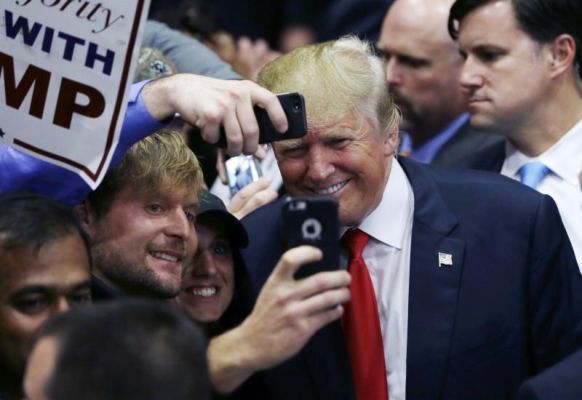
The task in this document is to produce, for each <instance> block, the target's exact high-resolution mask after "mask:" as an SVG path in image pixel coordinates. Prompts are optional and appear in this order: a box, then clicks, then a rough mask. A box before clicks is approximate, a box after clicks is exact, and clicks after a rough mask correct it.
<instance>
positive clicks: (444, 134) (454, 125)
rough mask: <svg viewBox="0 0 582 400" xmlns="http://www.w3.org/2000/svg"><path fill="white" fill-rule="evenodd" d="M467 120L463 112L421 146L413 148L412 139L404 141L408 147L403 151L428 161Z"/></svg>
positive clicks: (425, 161)
mask: <svg viewBox="0 0 582 400" xmlns="http://www.w3.org/2000/svg"><path fill="white" fill-rule="evenodd" d="M468 120H469V114H468V113H463V114H461V115H460V116H459V117H457V118H456V119H455V120H454V121H453V122H451V123H450V124H449V125H447V126H446V127H445V128H444V129H443V130H442V131H440V132H439V133H437V134H436V135H434V136H433V137H432V138H430V140H428V141H426V142H425V143H423V144H422V145H421V146H419V147H417V148H414V147H412V141H411V140H409V141H408V142H407V141H404V142H403V143H404V144H405V145H406V143H408V146H409V147H410V148H408V149H404V151H409V153H410V158H412V159H413V160H416V161H419V162H422V163H430V162H431V161H432V160H434V158H435V157H436V155H437V153H438V152H439V151H440V149H441V148H442V147H443V146H444V145H445V144H446V143H447V142H448V141H449V140H451V138H452V137H453V136H455V134H456V133H457V132H459V129H460V128H461V126H463V125H464V124H465V123H466V122H467V121H468Z"/></svg>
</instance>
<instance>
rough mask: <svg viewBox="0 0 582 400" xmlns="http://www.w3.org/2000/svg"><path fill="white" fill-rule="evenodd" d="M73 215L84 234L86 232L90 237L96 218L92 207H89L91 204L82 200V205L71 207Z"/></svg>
mask: <svg viewBox="0 0 582 400" xmlns="http://www.w3.org/2000/svg"><path fill="white" fill-rule="evenodd" d="M73 214H75V217H77V220H78V221H79V223H80V224H81V226H82V227H83V229H84V230H85V232H87V234H88V235H89V236H92V232H93V229H94V227H95V222H96V221H97V217H96V214H95V210H94V209H93V207H91V203H89V201H87V200H84V201H83V202H82V203H79V204H77V205H76V206H75V207H73Z"/></svg>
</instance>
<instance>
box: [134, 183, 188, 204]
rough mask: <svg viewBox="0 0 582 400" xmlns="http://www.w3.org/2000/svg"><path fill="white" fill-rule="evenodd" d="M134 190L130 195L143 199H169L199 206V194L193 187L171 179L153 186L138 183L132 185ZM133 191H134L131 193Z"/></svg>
mask: <svg viewBox="0 0 582 400" xmlns="http://www.w3.org/2000/svg"><path fill="white" fill-rule="evenodd" d="M132 186H133V187H132V190H130V193H128V194H129V196H128V197H130V198H135V199H141V200H152V199H167V200H170V201H175V202H180V203H183V206H184V207H193V208H195V209H197V208H198V204H199V195H198V193H197V192H196V191H195V190H194V188H191V187H189V186H188V187H184V186H179V185H177V184H175V183H172V182H170V181H169V180H162V181H161V182H158V183H157V184H153V185H151V186H148V185H143V184H138V185H132ZM131 192H133V193H131Z"/></svg>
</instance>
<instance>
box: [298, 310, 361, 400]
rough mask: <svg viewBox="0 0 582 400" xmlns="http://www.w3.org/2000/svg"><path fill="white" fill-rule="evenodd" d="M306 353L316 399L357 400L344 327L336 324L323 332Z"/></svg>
mask: <svg viewBox="0 0 582 400" xmlns="http://www.w3.org/2000/svg"><path fill="white" fill-rule="evenodd" d="M305 350H306V351H305V361H306V363H307V368H308V370H309V372H310V373H311V376H312V378H313V384H314V388H315V391H316V392H317V398H318V399H329V400H335V399H346V400H355V395H354V387H353V384H352V379H351V371H350V364H349V359H348V354H347V351H346V349H345V342H344V335H343V330H342V328H341V323H340V322H339V321H336V322H334V323H332V324H330V325H328V326H326V327H324V328H323V329H321V330H320V331H319V332H317V333H316V334H315V335H314V336H313V338H312V339H311V340H310V341H309V342H308V344H307V345H306V347H305Z"/></svg>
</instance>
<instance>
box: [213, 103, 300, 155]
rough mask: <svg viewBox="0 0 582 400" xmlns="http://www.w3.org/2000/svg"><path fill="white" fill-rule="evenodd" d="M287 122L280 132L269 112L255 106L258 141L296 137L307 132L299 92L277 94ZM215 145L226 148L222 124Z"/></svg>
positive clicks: (269, 141) (268, 141) (264, 141)
mask: <svg viewBox="0 0 582 400" xmlns="http://www.w3.org/2000/svg"><path fill="white" fill-rule="evenodd" d="M277 98H278V99H279V102H280V103H281V106H282V107H283V110H284V111H285V115H286V116H287V122H288V123H289V129H287V131H286V132H285V133H280V132H279V131H277V129H275V127H274V126H273V123H272V122H271V119H270V118H269V114H267V111H265V109H263V108H261V107H259V106H255V107H254V110H255V117H256V118H257V123H258V124H259V143H260V144H263V143H271V142H275V141H277V140H286V139H296V138H300V137H303V136H305V134H306V133H307V117H306V115H305V100H304V99H303V96H302V95H301V94H300V93H296V92H292V93H281V94H278V95H277ZM215 146H218V147H222V148H226V132H225V131H224V126H223V125H221V126H220V137H219V139H218V142H216V143H215Z"/></svg>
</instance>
